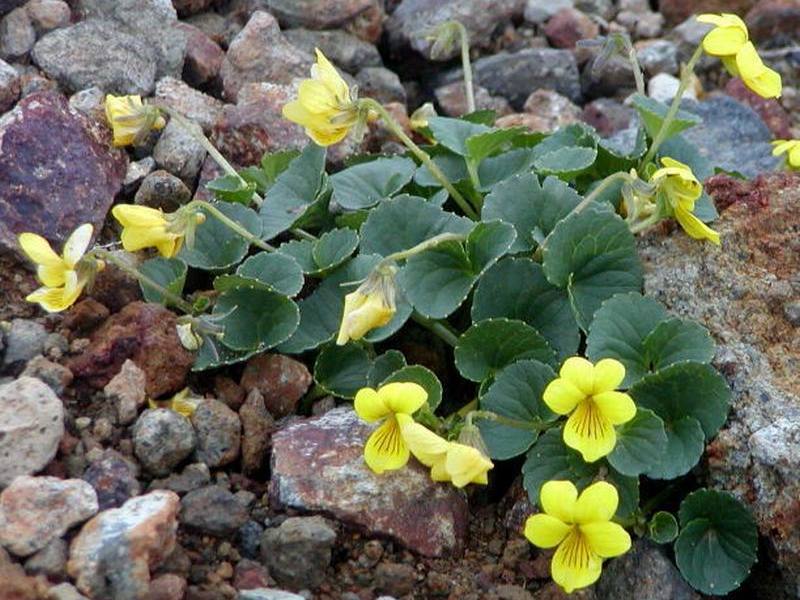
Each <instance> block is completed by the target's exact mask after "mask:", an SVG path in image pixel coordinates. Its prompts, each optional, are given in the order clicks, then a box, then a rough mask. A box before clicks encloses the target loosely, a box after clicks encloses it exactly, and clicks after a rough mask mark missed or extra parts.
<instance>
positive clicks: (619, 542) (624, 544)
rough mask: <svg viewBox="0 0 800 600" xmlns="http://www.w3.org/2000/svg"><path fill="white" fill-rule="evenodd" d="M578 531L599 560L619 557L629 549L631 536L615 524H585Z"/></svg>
mask: <svg viewBox="0 0 800 600" xmlns="http://www.w3.org/2000/svg"><path fill="white" fill-rule="evenodd" d="M580 529H581V533H583V536H584V538H586V542H587V543H588V544H589V548H591V550H592V552H594V553H595V554H597V555H598V556H600V557H601V558H611V557H612V556H619V555H620V554H625V553H626V552H627V551H628V550H630V549H631V536H630V535H629V534H628V532H627V531H625V529H623V528H622V526H621V525H618V524H617V523H611V522H606V523H587V524H586V525H581V526H580Z"/></svg>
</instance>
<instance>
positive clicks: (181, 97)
mask: <svg viewBox="0 0 800 600" xmlns="http://www.w3.org/2000/svg"><path fill="white" fill-rule="evenodd" d="M156 100H157V101H158V103H159V104H161V105H163V106H166V107H169V108H171V109H173V110H175V111H177V112H179V113H180V114H182V115H183V116H184V117H186V118H187V119H189V120H190V121H194V122H196V123H197V124H198V125H200V127H202V128H203V131H204V132H205V133H209V132H210V131H211V128H212V127H214V123H216V122H217V121H218V120H219V118H220V117H221V116H222V109H223V107H224V104H223V103H222V102H221V101H220V100H217V99H216V98H214V97H213V96H209V95H208V94H204V93H203V92H201V91H198V90H196V89H194V88H193V87H190V86H189V85H187V84H186V83H184V82H183V81H181V80H180V79H176V78H174V77H164V78H162V79H159V80H158V82H157V83H156Z"/></svg>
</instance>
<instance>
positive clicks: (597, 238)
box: [542, 206, 642, 330]
mask: <svg viewBox="0 0 800 600" xmlns="http://www.w3.org/2000/svg"><path fill="white" fill-rule="evenodd" d="M542 266H543V267H544V273H545V275H546V276H547V279H548V281H550V283H552V284H553V285H555V286H557V287H560V288H562V289H566V290H567V291H568V293H569V295H570V299H571V301H572V307H573V310H574V311H575V316H576V319H577V321H578V324H579V325H580V326H581V328H582V329H584V330H586V329H587V328H588V326H589V323H591V321H592V317H593V315H594V313H595V311H596V310H597V309H598V308H599V307H600V305H601V304H602V303H603V302H604V301H605V300H607V299H608V298H610V297H611V296H613V295H614V294H618V293H621V292H638V291H640V290H641V288H642V265H641V262H640V260H639V255H638V253H637V251H636V242H635V240H634V238H633V234H631V232H630V230H629V229H628V226H627V225H626V224H625V222H624V221H623V220H622V219H621V218H620V217H619V216H618V215H616V214H615V213H613V212H611V209H610V208H608V207H606V206H590V207H587V208H586V209H585V210H583V211H581V212H579V213H577V214H576V213H574V212H573V213H572V214H570V215H569V216H568V217H567V218H565V219H564V220H562V221H561V222H559V223H558V224H557V225H556V226H555V228H554V229H553V231H552V232H551V233H550V235H549V236H548V237H547V239H546V240H545V243H544V255H543V263H542Z"/></svg>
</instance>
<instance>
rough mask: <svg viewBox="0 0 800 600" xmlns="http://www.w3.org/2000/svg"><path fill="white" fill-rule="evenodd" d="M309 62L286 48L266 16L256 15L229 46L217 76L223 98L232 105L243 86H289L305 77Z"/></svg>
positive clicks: (307, 56) (302, 54)
mask: <svg viewBox="0 0 800 600" xmlns="http://www.w3.org/2000/svg"><path fill="white" fill-rule="evenodd" d="M312 62H313V58H312V57H311V55H310V54H306V53H305V52H303V51H301V50H299V49H297V48H295V47H294V46H292V44H290V43H289V42H288V41H287V40H286V38H285V37H284V36H283V34H282V33H281V31H280V28H279V27H278V21H277V20H276V19H275V17H273V16H272V15H271V14H270V13H267V12H263V11H256V12H254V13H253V15H252V16H251V17H250V20H249V21H248V22H247V25H246V26H245V28H244V29H242V31H241V32H240V33H239V34H238V35H237V36H236V38H234V40H233V42H231V45H230V47H229V48H228V52H227V54H226V55H225V60H224V61H223V63H222V69H221V71H220V76H221V77H222V83H223V88H224V94H225V98H226V99H227V100H229V101H232V102H235V101H236V98H237V96H238V95H239V90H240V89H241V88H242V86H243V85H244V84H245V83H250V82H262V81H266V82H270V83H284V84H288V83H291V82H292V79H294V78H295V77H307V76H308V72H309V69H310V68H311V64H312Z"/></svg>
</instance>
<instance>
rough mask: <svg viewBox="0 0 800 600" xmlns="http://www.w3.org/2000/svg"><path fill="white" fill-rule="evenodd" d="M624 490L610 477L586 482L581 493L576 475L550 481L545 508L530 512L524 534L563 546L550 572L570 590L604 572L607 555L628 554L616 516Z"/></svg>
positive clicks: (533, 540) (536, 542)
mask: <svg viewBox="0 0 800 600" xmlns="http://www.w3.org/2000/svg"><path fill="white" fill-rule="evenodd" d="M618 504H619V495H618V494H617V490H616V488H615V487H614V486H613V485H611V484H610V483H606V482H605V481H598V482H597V483H593V484H592V485H590V486H589V487H587V488H586V489H585V490H583V492H581V494H580V496H579V495H578V490H577V489H576V488H575V486H574V485H573V484H572V482H571V481H548V482H547V483H545V484H544V485H543V486H542V491H541V494H540V498H539V505H540V506H541V508H542V511H543V512H541V513H539V514H536V515H533V516H531V517H528V520H527V522H526V523H525V537H526V538H528V540H529V541H530V542H531V543H532V544H534V545H536V546H539V547H540V548H554V547H556V546H558V549H557V550H556V553H555V554H554V555H553V560H552V562H551V563H550V574H551V575H552V577H553V581H555V582H556V583H557V584H558V585H560V586H561V587H562V588H564V591H566V592H567V593H568V594H569V593H572V592H573V591H574V590H576V589H579V588H584V587H587V586H589V585H591V584H593V583H594V582H595V581H597V579H598V578H599V577H600V573H601V571H602V569H603V559H606V558H612V557H614V556H620V555H622V554H625V553H626V552H627V551H628V550H630V547H631V537H630V535H628V532H627V531H625V529H623V528H622V526H620V525H618V524H617V523H612V522H611V518H612V517H613V516H614V513H615V512H616V511H617V505H618Z"/></svg>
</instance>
